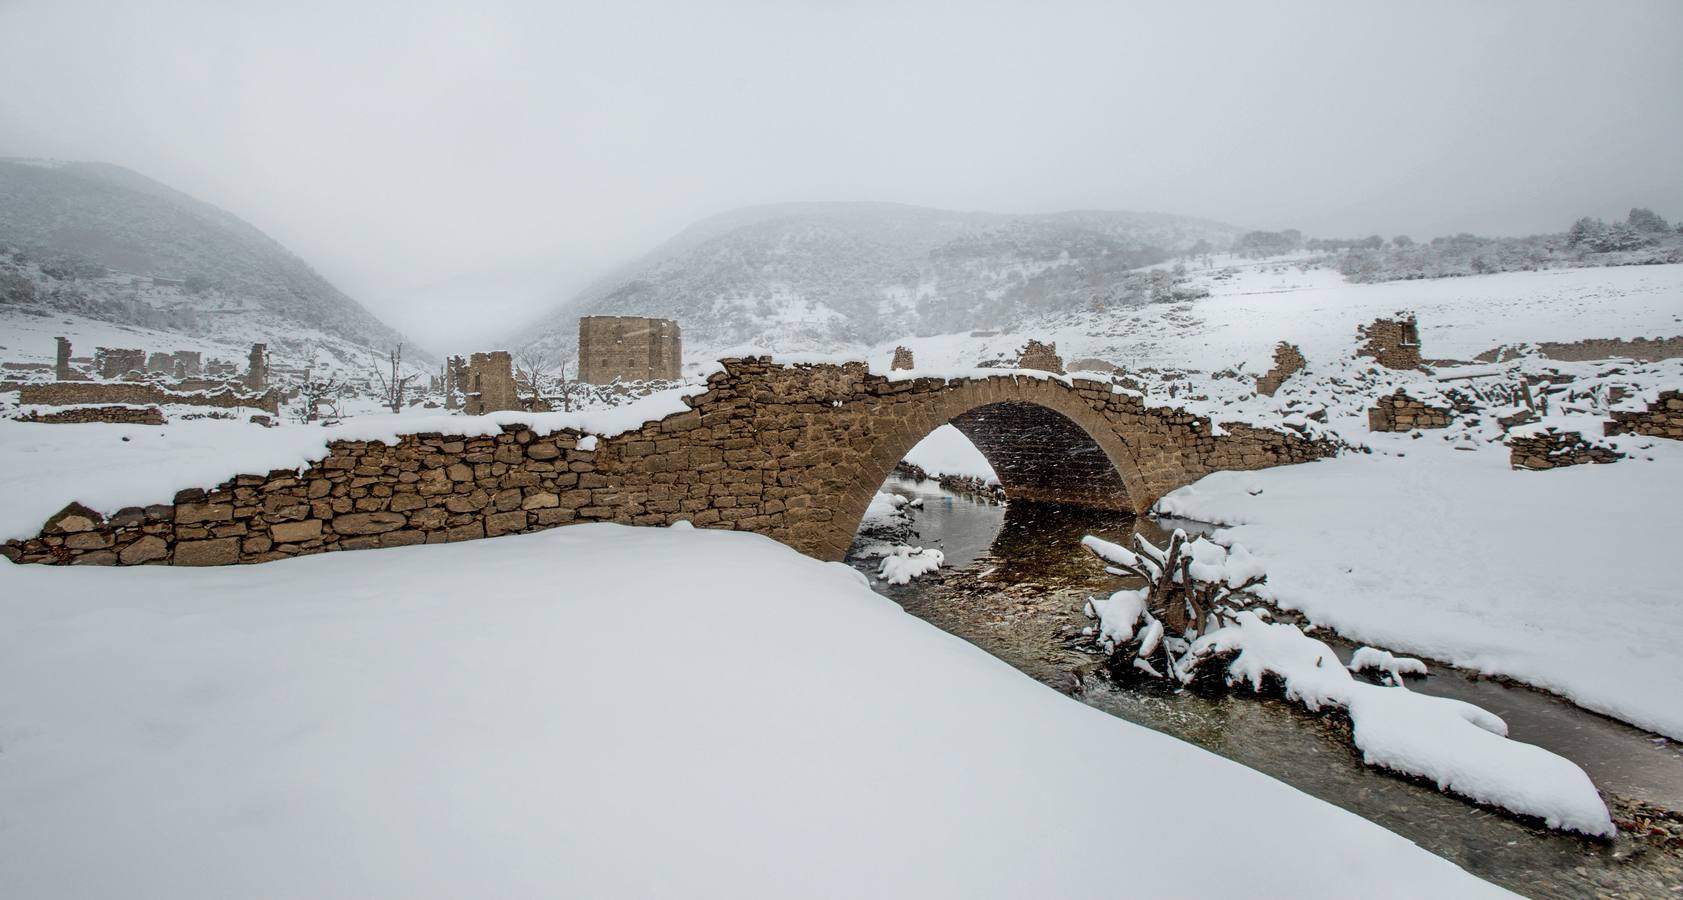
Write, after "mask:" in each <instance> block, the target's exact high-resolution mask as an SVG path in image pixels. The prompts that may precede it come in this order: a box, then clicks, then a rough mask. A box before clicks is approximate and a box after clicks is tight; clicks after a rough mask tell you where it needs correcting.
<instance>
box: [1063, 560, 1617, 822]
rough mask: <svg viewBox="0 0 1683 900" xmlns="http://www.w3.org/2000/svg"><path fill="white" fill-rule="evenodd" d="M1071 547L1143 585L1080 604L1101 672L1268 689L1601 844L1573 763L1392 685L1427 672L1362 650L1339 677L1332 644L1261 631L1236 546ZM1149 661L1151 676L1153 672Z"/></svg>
mask: <svg viewBox="0 0 1683 900" xmlns="http://www.w3.org/2000/svg"><path fill="white" fill-rule="evenodd" d="M1082 543H1083V545H1084V546H1085V547H1087V549H1088V550H1090V551H1092V552H1093V553H1094V555H1096V556H1098V557H1099V558H1100V559H1102V560H1104V561H1105V562H1106V563H1107V564H1108V567H1107V571H1110V572H1112V573H1113V574H1123V575H1132V576H1134V577H1136V578H1139V579H1141V580H1143V581H1145V583H1146V585H1145V587H1143V588H1138V589H1132V590H1123V591H1118V592H1116V593H1115V594H1112V595H1111V596H1110V598H1108V599H1103V600H1097V599H1096V600H1093V601H1091V603H1090V604H1089V606H1088V613H1089V615H1091V616H1093V617H1095V618H1097V619H1098V621H1099V624H1098V626H1097V628H1096V629H1092V633H1093V634H1094V635H1095V636H1096V637H1097V638H1098V640H1099V642H1100V644H1101V646H1103V647H1104V649H1105V651H1106V652H1107V653H1108V654H1110V656H1111V662H1112V665H1113V667H1116V666H1119V665H1120V666H1125V667H1130V668H1133V669H1137V670H1139V671H1142V672H1145V673H1147V674H1148V675H1151V676H1154V677H1157V678H1162V679H1165V680H1170V681H1173V682H1176V683H1178V684H1182V685H1187V684H1192V683H1193V682H1194V681H1195V680H1199V681H1201V682H1203V683H1209V682H1210V681H1214V680H1216V679H1217V678H1218V677H1219V681H1220V683H1225V684H1226V685H1230V686H1231V685H1246V686H1248V687H1249V688H1250V689H1251V690H1252V691H1255V692H1258V693H1261V692H1264V691H1275V690H1278V691H1279V692H1281V693H1283V694H1284V696H1285V697H1286V699H1287V700H1291V701H1293V702H1297V703H1300V704H1302V705H1303V706H1304V707H1305V708H1307V709H1308V710H1310V711H1311V712H1319V711H1321V710H1342V711H1343V712H1344V713H1345V714H1346V715H1348V716H1349V719H1350V724H1351V728H1352V737H1353V739H1354V741H1355V744H1356V748H1357V749H1359V750H1360V751H1361V752H1362V760H1363V761H1364V762H1366V763H1367V764H1368V765H1372V766H1378V767H1380V768H1383V769H1389V770H1391V771H1393V772H1398V773H1400V774H1403V775H1406V776H1410V777H1414V778H1422V779H1425V780H1427V781H1431V782H1433V783H1435V784H1436V785H1437V786H1438V789H1439V790H1442V791H1445V792H1447V793H1451V794H1457V795H1459V796H1462V797H1466V798H1469V799H1471V800H1474V801H1476V802H1479V803H1484V804H1488V805H1491V806H1497V807H1501V808H1503V809H1506V810H1508V811H1510V812H1513V813H1517V814H1519V815H1524V816H1534V817H1536V818H1539V819H1541V820H1543V822H1544V823H1545V824H1547V825H1548V826H1549V827H1550V828H1557V829H1562V830H1567V831H1576V832H1581V833H1583V834H1586V835H1591V836H1595V837H1607V836H1611V835H1612V834H1613V830H1614V827H1613V821H1612V818H1611V817H1610V816H1609V815H1608V812H1607V806H1606V804H1605V803H1604V802H1603V801H1602V799H1601V795H1600V794H1599V793H1598V792H1597V791H1596V788H1595V785H1594V784H1592V783H1591V782H1590V780H1589V776H1588V775H1586V774H1584V771H1583V769H1581V768H1579V767H1578V766H1577V765H1576V764H1575V763H1573V762H1572V761H1570V760H1568V759H1565V758H1563V757H1560V756H1556V755H1555V754H1553V753H1550V752H1548V751H1547V750H1544V749H1542V748H1540V747H1535V746H1532V745H1530V744H1523V743H1520V742H1518V741H1513V740H1509V739H1508V737H1507V733H1508V727H1507V723H1505V722H1503V721H1502V719H1501V718H1500V717H1498V716H1496V715H1493V714H1491V713H1490V712H1487V711H1486V710H1484V709H1481V708H1479V707H1477V706H1474V705H1472V704H1470V703H1465V702H1462V701H1460V700H1454V699H1450V698H1446V697H1433V696H1430V695H1427V694H1420V693H1416V692H1414V691H1411V690H1409V689H1408V688H1406V687H1404V686H1403V685H1402V678H1403V676H1404V675H1424V674H1425V673H1426V667H1425V665H1424V664H1423V663H1421V662H1420V661H1419V660H1415V659H1408V658H1405V657H1397V656H1393V655H1392V654H1391V653H1389V652H1386V651H1384V650H1379V649H1376V648H1372V647H1362V648H1360V649H1358V650H1357V651H1356V653H1355V655H1354V657H1353V658H1352V659H1351V663H1350V667H1349V668H1346V667H1345V666H1344V665H1343V664H1341V663H1340V662H1339V661H1338V656H1337V654H1335V653H1334V652H1333V650H1332V648H1331V647H1328V646H1327V645H1326V644H1325V643H1323V642H1321V641H1318V640H1316V639H1314V638H1312V637H1309V636H1308V635H1306V634H1304V633H1303V631H1302V630H1301V629H1299V628H1298V627H1296V626H1295V625H1290V624H1285V623H1272V622H1268V621H1265V620H1264V615H1265V614H1266V610H1249V609H1241V608H1239V607H1238V604H1239V603H1241V602H1242V598H1244V597H1245V596H1247V595H1246V593H1245V592H1246V591H1248V590H1249V589H1250V588H1252V587H1255V586H1258V585H1260V584H1262V583H1263V581H1264V579H1265V575H1264V573H1263V567H1262V565H1261V563H1260V561H1259V560H1258V559H1257V558H1256V557H1254V556H1252V555H1251V554H1249V553H1247V552H1245V550H1244V548H1242V547H1237V546H1235V547H1234V548H1232V549H1231V550H1228V549H1226V548H1223V547H1221V546H1220V545H1218V544H1215V543H1214V542H1212V541H1209V540H1207V539H1205V538H1199V539H1197V540H1193V541H1188V540H1187V538H1186V535H1185V534H1184V533H1182V532H1180V531H1176V533H1175V534H1174V536H1173V537H1172V538H1171V539H1170V542H1169V546H1168V547H1167V548H1158V547H1156V546H1154V545H1152V544H1151V543H1150V542H1149V541H1146V540H1145V539H1143V538H1141V537H1139V536H1138V535H1136V536H1135V538H1134V544H1135V547H1136V548H1137V550H1138V552H1135V551H1131V550H1128V549H1127V548H1125V547H1122V546H1120V545H1117V544H1114V543H1111V542H1109V541H1104V540H1100V539H1098V538H1094V537H1091V536H1089V537H1087V538H1085V539H1084V540H1083V542H1082ZM1171 626H1172V627H1171ZM1158 654H1161V656H1162V660H1163V663H1164V666H1163V668H1162V669H1159V668H1158V667H1157V666H1155V665H1153V664H1152V659H1153V658H1154V657H1156V656H1157V655H1158ZM1367 669H1377V670H1379V671H1380V672H1381V673H1383V674H1382V678H1383V682H1384V683H1382V684H1373V683H1370V682H1368V681H1364V680H1361V679H1358V678H1357V677H1355V676H1354V675H1352V674H1351V671H1352V670H1356V671H1362V670H1367ZM1200 676H1206V677H1205V678H1202V679H1200Z"/></svg>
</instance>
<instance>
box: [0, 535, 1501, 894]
mask: <svg viewBox="0 0 1683 900" xmlns="http://www.w3.org/2000/svg"><path fill="white" fill-rule="evenodd" d="M0 597H3V598H4V600H3V602H0V747H3V749H4V752H3V753H0V810H3V811H4V813H3V815H4V827H3V828H0V895H4V896H17V897H35V898H50V897H77V898H86V897H102V896H103V897H132V896H169V897H226V896H268V897H285V896H309V897H335V896H408V897H422V896H439V897H462V896H558V895H564V896H595V897H607V896H628V897H648V896H661V895H682V896H730V897H751V896H838V897H859V896H917V897H931V896H965V897H979V896H999V897H1025V896H1076V895H1080V894H1086V893H1091V892H1092V891H1093V890H1094V889H1095V887H1098V888H1103V887H1104V886H1105V885H1106V884H1111V885H1121V884H1125V885H1126V886H1127V887H1128V888H1129V889H1131V890H1135V891H1138V892H1142V893H1164V894H1170V893H1172V894H1176V895H1209V896H1218V895H1219V896H1236V895H1244V896H1293V897H1309V896H1350V895H1352V894H1360V895H1361V896H1387V895H1391V896H1405V895H1406V896H1423V895H1437V896H1457V897H1469V896H1482V895H1497V894H1499V893H1501V892H1500V891H1498V890H1497V889H1496V888H1493V887H1491V886H1489V885H1487V884H1484V883H1482V882H1479V881H1477V880H1475V879H1474V878H1472V877H1471V876H1469V875H1467V874H1465V873H1463V872H1461V871H1460V870H1458V869H1456V868H1455V867H1454V866H1452V865H1450V864H1449V863H1447V862H1445V861H1443V860H1441V859H1438V858H1436V857H1434V856H1431V855H1430V854H1428V853H1426V852H1425V851H1422V850H1420V849H1418V848H1416V847H1414V846H1413V845H1411V844H1410V843H1408V842H1407V841H1405V840H1403V839H1401V838H1399V837H1397V836H1395V835H1392V834H1390V833H1388V832H1386V831H1384V830H1382V829H1380V828H1379V827H1377V826H1375V825H1372V824H1370V823H1368V822H1365V821H1363V820H1361V819H1359V818H1357V817H1356V816H1354V815H1351V814H1349V813H1346V812H1343V811H1341V810H1338V809H1336V808H1334V807H1332V806H1330V805H1327V804H1324V803H1321V802H1319V801H1316V800H1313V799H1311V798H1309V797H1307V796H1306V795H1303V794H1301V793H1299V792H1297V791H1296V790H1293V789H1291V788H1289V787H1286V786H1285V785H1282V784H1280V783H1278V782H1275V781H1272V780H1270V779H1268V778H1266V777H1264V776H1262V775H1259V774H1257V773H1255V772H1252V771H1250V770H1248V769H1245V768H1243V767H1241V766H1239V765H1237V764H1233V763H1230V762H1227V761H1225V760H1222V759H1220V758H1218V757H1215V756H1213V755H1210V754H1208V753H1205V752H1203V751H1201V750H1198V749H1196V748H1193V747H1191V746H1188V745H1186V744H1183V743H1180V742H1178V741H1175V740H1173V739H1171V738H1168V737H1165V736H1162V735H1159V734H1157V733H1155V732H1151V731H1149V730H1146V729H1144V728H1140V727H1137V726H1134V725H1130V724H1128V723H1126V722H1123V721H1121V720H1118V719H1115V718H1112V717H1110V716H1107V715H1105V714H1103V713H1101V712H1098V711H1096V710H1093V709H1089V708H1087V707H1084V706H1082V705H1081V704H1079V703H1076V702H1074V701H1071V700H1068V699H1065V698H1063V697H1060V696H1058V695H1057V694H1055V693H1054V692H1052V691H1049V690H1047V689H1046V688H1044V687H1042V686H1040V685H1038V684H1036V683H1035V682H1033V681H1031V680H1029V679H1027V678H1024V677H1023V676H1021V675H1020V674H1018V673H1017V672H1015V671H1013V670H1011V669H1010V668H1009V667H1007V666H1006V665H1005V664H1004V663H1001V662H999V661H997V660H995V659H993V658H991V657H989V656H988V655H987V654H985V653H983V652H981V651H980V650H977V649H975V648H973V647H971V646H970V645H968V644H966V643H964V642H962V641H960V640H958V639H957V638H953V637H950V636H947V635H945V634H942V633H940V632H939V631H936V630H935V629H934V628H932V627H930V626H928V625H926V624H924V623H923V622H920V621H918V620H917V619H914V618H912V617H909V616H906V615H904V614H903V613H901V612H900V610H899V609H898V607H896V606H895V605H894V604H893V603H891V602H889V601H888V600H886V599H884V598H882V597H879V596H877V595H875V594H872V593H871V592H870V591H868V590H867V589H866V588H865V587H864V586H863V585H862V584H861V583H860V576H858V575H857V574H856V573H854V572H853V571H851V570H849V569H847V568H846V567H844V566H841V565H839V564H825V563H818V562H815V561H813V560H810V559H806V558H804V557H801V556H799V555H797V554H795V553H794V552H792V551H790V550H788V549H786V548H783V547H781V546H779V545H776V544H774V543H772V542H771V541H768V540H765V539H762V538H758V537H755V536H752V535H743V534H734V533H726V532H710V531H695V530H690V529H683V528H679V529H671V530H665V529H629V528H623V527H618V526H610V525H587V526H577V527H572V528H565V529H557V530H553V531H548V532H543V533H538V534H531V535H522V536H515V537H507V538H499V539H496V540H488V541H474V542H469V543H464V544H455V545H449V546H441V547H410V548H402V549H397V550H380V551H367V552H360V553H335V554H325V555H321V556H313V557H307V558H302V559H297V560H291V561H287V562H281V563H274V564H271V565H268V566H263V567H261V568H257V567H235V568H226V569H216V570H186V569H168V568H158V569H149V568H137V569H100V570H95V569H57V568H48V567H22V566H11V565H4V564H0ZM1164 773H1172V774H1173V777H1161V776H1162V774H1164ZM1140 810H1149V811H1150V812H1149V814H1136V813H1137V812H1138V811H1140ZM1221 820H1225V821H1228V822H1231V823H1235V824H1236V827H1225V828H1215V829H1212V828H1210V827H1209V825H1210V822H1211V821H1221Z"/></svg>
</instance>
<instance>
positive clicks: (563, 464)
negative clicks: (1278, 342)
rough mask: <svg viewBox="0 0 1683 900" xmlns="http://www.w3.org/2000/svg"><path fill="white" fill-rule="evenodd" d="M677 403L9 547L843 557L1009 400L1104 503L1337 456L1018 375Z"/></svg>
mask: <svg viewBox="0 0 1683 900" xmlns="http://www.w3.org/2000/svg"><path fill="white" fill-rule="evenodd" d="M685 403H686V405H687V406H689V407H690V408H689V409H688V410H686V411H684V412H679V413H675V414H673V415H669V416H667V417H666V418H664V419H661V420H659V421H655V422H649V423H646V424H644V425H643V426H642V427H641V428H638V429H636V430H634V431H631V432H627V433H624V434H620V435H617V436H614V437H611V438H600V439H597V440H595V441H593V442H587V446H592V447H593V449H581V448H580V446H579V444H580V439H581V438H582V437H583V436H582V435H581V434H579V433H578V432H575V431H561V432H558V433H555V434H549V435H543V434H538V433H536V432H534V431H532V430H530V429H527V428H525V427H523V426H518V425H511V426H505V427H503V428H502V429H501V431H500V433H498V434H495V435H492V436H488V437H467V436H459V435H458V436H450V435H439V434H425V435H407V436H404V437H402V438H401V439H400V440H399V441H398V442H397V443H396V444H395V445H387V444H383V443H379V442H362V441H339V442H335V443H333V444H331V445H330V447H329V452H328V455H327V456H326V457H325V458H324V459H322V460H320V461H318V462H316V463H314V464H312V465H311V466H309V467H308V468H307V469H305V470H304V471H302V472H294V471H278V472H270V473H266V474H250V475H240V476H237V477H235V478H233V479H230V480H229V481H227V482H224V483H222V484H220V485H218V486H216V487H214V488H211V489H208V490H189V491H184V492H182V493H180V494H177V495H176V497H175V498H174V501H173V502H168V503H159V504H157V505H154V506H147V507H143V508H142V507H134V508H129V509H125V510H121V511H119V512H117V513H116V514H115V515H112V516H111V517H110V518H109V519H105V518H102V517H101V515H100V514H99V513H97V512H94V511H92V510H87V509H85V508H81V507H77V506H71V507H69V508H67V509H66V510H65V511H64V512H62V513H60V514H59V515H57V516H55V517H53V519H52V520H50V521H49V522H48V524H47V527H46V528H45V529H43V531H42V533H41V534H40V535H38V536H37V537H35V538H31V539H29V540H26V541H10V542H8V543H7V544H5V545H3V546H0V553H4V555H6V556H8V557H11V558H13V559H14V560H18V561H22V562H34V563H80V564H101V565H111V564H136V563H153V564H176V565H222V564H229V563H236V562H262V561H266V560H272V559H279V558H282V557H286V556H293V555H298V554H303V553H319V552H324V551H330V550H345V549H356V548H364V547H390V546H401V545H405V544H419V543H437V542H444V541H457V540H467V539H471V538H479V537H491V536H497V535H502V534H512V533H516V532H524V531H533V530H538V529H543V528H550V527H554V526H557V525H565V524H569V523H572V522H588V521H600V522H619V523H624V524H631V525H665V524H670V523H672V522H674V521H677V520H679V519H684V520H688V521H689V522H691V523H692V524H694V525H696V526H699V527H711V528H729V529H736V530H743V531H754V532H758V533H760V534H764V535H766V536H768V537H771V538H774V539H776V540H779V541H782V542H784V543H786V544H789V545H790V546H792V547H794V548H795V549H796V550H799V551H801V552H803V553H806V554H808V555H811V556H816V557H818V558H821V559H840V558H842V556H843V555H844V554H845V553H846V550H847V547H848V545H849V544H850V543H851V541H852V539H853V535H854V532H855V531H856V530H857V529H858V525H859V521H860V518H861V516H862V515H863V514H864V511H865V507H866V505H868V504H869V502H870V500H871V497H872V496H873V495H874V494H875V492H876V490H877V488H878V487H880V486H881V484H882V482H883V480H884V479H885V478H886V477H887V476H888V474H889V472H890V471H891V470H892V469H893V467H894V465H895V464H896V463H898V462H899V461H900V460H901V459H902V458H904V456H905V455H906V453H907V451H909V450H910V449H911V448H912V447H913V446H914V445H915V444H916V443H917V442H918V441H919V440H921V439H922V438H923V437H925V436H926V435H928V434H929V432H931V431H933V430H934V429H935V428H936V427H939V426H940V425H942V424H945V423H947V422H949V421H953V420H954V419H957V418H960V417H961V416H964V415H965V414H967V413H971V412H973V411H976V410H982V409H993V410H995V411H1000V410H1002V409H1004V407H1005V405H1006V404H1027V405H1030V406H1035V407H1043V408H1044V409H1043V411H1041V412H1039V413H1037V415H1038V416H1039V417H1040V420H1042V423H1043V424H1044V423H1047V422H1051V421H1052V420H1051V418H1050V417H1051V416H1052V415H1054V414H1055V415H1057V416H1062V417H1064V418H1065V419H1067V420H1069V422H1070V423H1072V424H1073V425H1075V426H1078V429H1079V431H1080V432H1081V433H1082V434H1084V435H1085V436H1086V437H1088V438H1090V445H1089V446H1085V447H1083V448H1081V449H1082V450H1083V451H1084V452H1086V453H1087V454H1088V455H1089V457H1091V455H1092V454H1093V453H1094V452H1097V453H1098V454H1099V455H1101V456H1102V457H1103V458H1104V459H1107V460H1108V461H1109V462H1110V464H1111V466H1113V467H1114V470H1115V473H1116V474H1119V476H1120V483H1122V484H1124V485H1126V493H1127V497H1126V499H1125V500H1121V499H1119V498H1112V499H1113V501H1116V502H1126V503H1128V504H1130V508H1131V509H1132V510H1133V511H1135V512H1144V511H1145V510H1147V509H1149V507H1150V506H1151V504H1153V503H1155V502H1156V500H1157V499H1158V498H1159V497H1161V496H1162V495H1163V494H1164V493H1166V492H1168V491H1170V490H1173V489H1175V488H1177V487H1180V486H1182V485H1185V484H1188V483H1191V482H1192V481H1194V480H1196V479H1198V478H1200V477H1203V476H1204V475H1207V474H1209V473H1210V472H1212V471H1216V470H1218V469H1255V468H1263V467H1266V466H1273V465H1280V464H1284V463H1295V462H1305V461H1308V460H1311V459H1317V458H1320V457H1323V456H1329V455H1331V454H1332V453H1333V452H1335V450H1336V448H1335V447H1334V446H1333V445H1332V444H1330V443H1327V442H1324V441H1315V440H1309V439H1306V438H1303V437H1301V436H1298V435H1295V434H1289V433H1284V432H1276V431H1271V430H1266V429H1260V428H1253V427H1250V426H1246V425H1241V424H1236V423H1232V424H1228V423H1224V429H1225V432H1226V433H1225V434H1222V435H1219V436H1217V435H1212V434H1211V428H1210V421H1209V420H1208V419H1205V418H1202V417H1198V416H1194V415H1192V414H1190V413H1186V412H1184V411H1181V410H1163V409H1153V408H1148V407H1146V406H1145V405H1144V404H1143V401H1142V400H1140V399H1139V398H1138V397H1135V396H1133V395H1130V394H1117V393H1113V392H1112V390H1111V386H1110V385H1109V384H1108V383H1104V382H1096V381H1085V380H1076V381H1075V382H1073V386H1070V385H1066V384H1065V383H1063V382H1061V381H1059V380H1056V379H1049V378H1032V377H1024V376H1011V375H1002V376H995V377H990V378H983V379H955V380H953V381H946V380H944V379H939V378H919V379H912V380H906V381H893V382H891V381H889V380H888V379H886V378H884V377H882V376H877V375H872V374H870V373H869V372H868V371H867V370H866V368H865V366H864V365H863V364H859V363H854V364H848V365H843V366H836V365H819V366H795V367H783V366H778V365H774V364H772V363H771V362H770V361H769V360H766V359H760V358H756V359H738V360H727V361H725V363H724V371H722V372H719V373H716V374H715V375H713V376H712V377H711V378H709V379H708V390H707V391H706V392H705V393H702V394H700V395H698V396H693V397H690V398H687V399H686V400H685ZM1011 424H1012V423H1011V422H1010V421H1009V420H1007V419H997V420H995V421H994V423H993V425H994V426H997V427H995V428H994V429H993V434H994V435H995V436H998V437H1002V438H1006V437H1008V436H1009V435H1010V434H1011ZM1059 427H1060V428H1063V426H1059ZM1030 431H1031V432H1032V429H1030ZM1061 434H1062V435H1064V436H1065V437H1067V436H1068V435H1069V434H1070V431H1069V430H1068V429H1067V428H1063V430H1062V432H1061ZM1031 437H1032V434H1030V435H1029V436H1028V437H1025V441H1027V440H1029V438H1031ZM1030 446H1031V445H1030V444H1028V443H1025V444H1024V445H1023V446H1022V447H1019V448H1018V449H1019V450H1026V449H1029V448H1030ZM1066 449H1067V446H1066ZM995 452H996V454H997V453H1001V452H1009V448H1001V449H996V451H995ZM996 468H997V469H998V470H999V471H1000V476H1001V480H1002V481H1003V482H1004V486H1005V490H1006V493H1007V495H1008V496H1010V495H1012V493H1013V488H1014V484H1013V479H1014V478H1017V477H1018V475H1017V473H1019V472H1022V471H1025V470H1024V469H1022V467H1020V466H1017V465H1014V464H1013V462H1012V460H1011V459H1010V458H1009V457H1006V456H1001V457H1000V459H999V460H998V461H997V463H996ZM1040 471H1041V472H1042V473H1043V472H1044V470H1040ZM1066 471H1069V470H1067V469H1066ZM1033 483H1034V482H1033V481H1032V479H1031V480H1029V481H1026V482H1022V483H1019V484H1017V485H1016V486H1017V487H1018V488H1021V487H1023V485H1025V484H1026V485H1028V486H1030V487H1032V486H1033ZM66 499H70V498H66Z"/></svg>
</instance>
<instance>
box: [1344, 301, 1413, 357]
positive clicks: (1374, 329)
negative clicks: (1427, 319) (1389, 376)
mask: <svg viewBox="0 0 1683 900" xmlns="http://www.w3.org/2000/svg"><path fill="white" fill-rule="evenodd" d="M1356 337H1358V338H1360V339H1361V340H1362V345H1361V346H1360V347H1358V348H1356V355H1357V356H1366V357H1368V358H1370V359H1372V360H1374V361H1375V362H1377V363H1379V364H1380V365H1382V366H1384V367H1385V368H1387V369H1418V368H1420V326H1419V323H1417V322H1416V321H1415V319H1414V317H1413V316H1410V315H1405V314H1403V313H1398V314H1397V317H1396V318H1394V319H1374V320H1373V321H1372V322H1371V323H1369V324H1367V325H1362V326H1360V327H1358V328H1357V329H1356Z"/></svg>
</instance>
